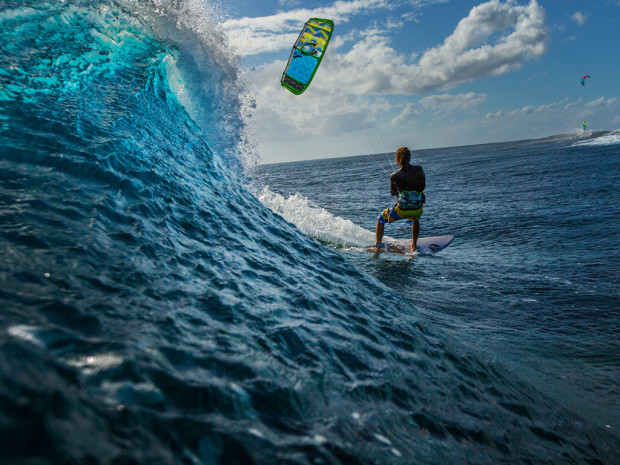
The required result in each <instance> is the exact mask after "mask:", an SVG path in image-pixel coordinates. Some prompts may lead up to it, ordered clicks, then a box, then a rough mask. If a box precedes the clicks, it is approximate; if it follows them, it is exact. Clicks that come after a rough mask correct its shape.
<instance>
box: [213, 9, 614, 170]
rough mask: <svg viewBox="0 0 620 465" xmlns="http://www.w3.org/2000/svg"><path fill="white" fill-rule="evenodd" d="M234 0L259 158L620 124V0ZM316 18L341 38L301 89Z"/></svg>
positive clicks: (229, 26) (232, 28)
mask: <svg viewBox="0 0 620 465" xmlns="http://www.w3.org/2000/svg"><path fill="white" fill-rule="evenodd" d="M226 4H227V6H226V9H227V11H226V14H227V18H228V19H227V20H225V21H224V23H223V26H224V29H225V31H226V33H227V37H228V41H229V43H230V45H231V46H232V47H233V48H234V50H235V53H236V54H237V55H238V56H239V57H240V58H239V59H240V64H241V68H242V71H243V73H244V75H245V77H246V79H247V81H248V86H249V90H250V92H251V95H252V96H253V99H254V101H255V108H254V109H253V112H252V113H253V115H252V119H251V124H252V126H253V130H254V132H255V135H256V142H257V146H258V151H259V155H260V157H261V159H262V163H279V162H287V161H298V160H309V159H318V158H334V157H342V156H352V155H363V154H375V153H385V152H389V153H392V152H395V151H396V149H397V148H398V147H401V146H408V147H409V148H410V149H412V150H416V149H424V148H439V147H448V146H460V145H472V144H479V143H488V142H503V141H510V140H522V139H532V138H539V137H547V136H552V135H556V134H572V133H577V132H579V131H583V129H582V122H583V121H584V120H585V121H586V123H587V126H588V129H589V130H616V129H618V128H620V47H619V44H620V0H581V1H573V0H538V1H537V0H489V1H468V0H350V1H345V0H327V1H325V0H315V1H313V2H304V1H301V0H260V1H257V0H227V2H226ZM312 17H318V18H329V19H332V20H333V21H334V24H335V25H334V33H333V36H332V39H331V42H330V44H329V46H328V48H327V51H326V53H325V56H324V58H323V61H322V63H321V66H320V67H319V69H318V71H317V73H316V75H315V77H314V79H313V81H312V83H311V84H310V87H309V88H308V89H307V90H306V91H305V92H304V93H303V94H301V95H293V94H292V93H290V92H289V91H287V90H286V89H284V88H283V87H281V85H280V78H281V75H282V71H283V70H284V67H285V65H286V62H287V60H288V57H289V54H290V51H291V48H292V46H293V44H294V43H295V40H296V38H297V36H298V35H299V32H300V31H301V29H302V27H303V25H304V23H305V22H306V21H307V20H308V19H309V18H312ZM584 75H589V76H590V78H589V79H587V80H586V85H585V86H582V85H581V77H582V76H584Z"/></svg>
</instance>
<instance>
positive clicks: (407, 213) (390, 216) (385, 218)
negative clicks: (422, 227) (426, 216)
mask: <svg viewBox="0 0 620 465" xmlns="http://www.w3.org/2000/svg"><path fill="white" fill-rule="evenodd" d="M421 216H422V207H420V208H418V209H417V210H402V209H400V208H398V207H397V206H396V205H394V206H393V207H390V208H386V209H385V210H383V213H381V215H379V223H384V224H385V223H393V222H394V221H398V220H407V223H411V224H413V223H415V222H416V221H418V220H419V219H420V217H421Z"/></svg>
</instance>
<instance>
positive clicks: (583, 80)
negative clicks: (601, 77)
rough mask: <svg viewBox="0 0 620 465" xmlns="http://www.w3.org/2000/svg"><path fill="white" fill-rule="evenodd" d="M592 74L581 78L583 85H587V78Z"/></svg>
mask: <svg viewBox="0 0 620 465" xmlns="http://www.w3.org/2000/svg"><path fill="white" fill-rule="evenodd" d="M589 77H590V76H584V77H582V78H581V85H582V86H585V85H586V78H589Z"/></svg>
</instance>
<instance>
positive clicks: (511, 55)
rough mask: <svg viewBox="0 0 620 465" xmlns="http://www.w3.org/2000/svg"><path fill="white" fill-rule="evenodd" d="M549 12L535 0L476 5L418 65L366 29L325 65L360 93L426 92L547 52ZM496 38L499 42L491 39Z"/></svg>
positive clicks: (337, 79) (333, 76)
mask: <svg viewBox="0 0 620 465" xmlns="http://www.w3.org/2000/svg"><path fill="white" fill-rule="evenodd" d="M549 37H550V34H549V31H548V29H547V26H546V14H545V11H544V9H543V8H542V7H541V6H540V5H538V3H537V1H536V0H531V1H530V3H529V4H528V5H525V6H520V5H517V4H515V3H514V2H513V1H508V2H505V3H502V2H500V1H499V0H491V1H489V2H486V3H483V4H481V5H478V6H476V7H474V8H473V9H472V10H471V11H470V13H469V15H468V16H467V17H466V18H464V19H462V20H461V21H460V22H459V24H458V25H457V27H456V29H455V30H454V32H453V33H452V34H451V35H450V36H449V37H448V38H446V39H445V40H444V42H443V43H442V44H441V45H438V46H436V47H434V48H431V49H430V50H428V51H426V52H425V53H424V54H422V56H421V57H420V59H419V60H418V62H417V63H415V62H411V60H412V58H413V56H406V55H403V54H399V53H398V52H396V50H395V49H394V48H393V47H392V45H391V44H390V39H389V38H388V36H387V35H384V34H382V33H381V31H380V30H378V29H377V30H372V31H364V33H363V34H359V38H358V40H357V41H356V42H355V44H354V45H353V47H351V49H350V50H348V51H347V52H344V53H338V54H337V56H334V55H336V53H334V55H332V57H331V58H330V59H329V60H326V61H325V62H324V63H325V64H324V66H326V67H328V68H329V73H326V74H328V79H331V80H332V82H333V83H337V82H340V83H343V84H344V85H346V87H347V88H348V89H350V90H351V92H355V93H358V94H408V95H412V94H421V93H426V92H430V91H433V90H435V89H443V88H449V87H454V86H456V85H458V84H461V83H463V82H466V81H469V80H472V79H474V78H476V77H483V76H496V75H501V74H504V73H507V72H509V71H511V70H513V69H517V68H519V67H521V66H522V65H523V63H524V62H525V61H527V60H530V59H532V58H535V57H538V56H541V55H543V54H545V53H546V52H547V44H548V41H549ZM493 38H495V40H494V41H491V39H493Z"/></svg>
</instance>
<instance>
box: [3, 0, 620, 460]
mask: <svg viewBox="0 0 620 465" xmlns="http://www.w3.org/2000/svg"><path fill="white" fill-rule="evenodd" d="M217 23H218V18H217V14H216V12H215V11H212V10H211V9H210V7H208V6H207V5H205V4H202V3H200V2H186V3H183V2H164V1H151V2H140V3H138V2H130V1H127V2H124V1H111V0H108V1H97V2H95V1H77V0H74V1H64V2H57V1H47V2H46V1H36V2H35V1H20V2H17V1H6V0H5V1H4V2H3V3H2V6H1V9H0V27H1V28H2V30H3V44H2V46H1V47H2V48H1V49H0V50H1V56H0V63H1V70H0V102H1V106H0V137H1V140H2V151H3V154H2V157H1V158H0V224H1V229H0V234H1V235H0V283H1V286H0V308H2V311H1V313H0V366H1V367H2V370H0V399H1V401H0V433H1V434H0V437H1V438H2V440H0V457H2V462H3V463H6V464H18V463H19V464H23V463H33V464H34V463H36V464H48V463H49V464H52V463H53V464H59V463H72V464H76V463H89V464H119V463H127V464H129V463H157V464H183V463H187V464H208V465H211V464H220V463H221V464H242V463H243V464H246V463H256V464H267V463H279V464H284V463H286V464H321V463H334V464H345V463H347V464H348V463H356V464H371V463H385V464H388V463H395V464H396V463H511V464H513V463H554V462H557V461H564V459H566V460H567V461H569V462H571V463H605V462H607V463H612V462H613V461H614V460H616V459H617V450H618V449H617V441H615V440H614V439H610V438H608V437H606V436H605V435H604V434H601V433H600V431H598V430H596V429H593V428H591V427H589V426H588V425H586V424H584V423H583V422H582V421H581V420H580V419H578V418H575V417H573V416H571V415H569V414H568V413H565V412H563V411H562V410H561V409H560V408H558V406H557V405H556V404H554V403H553V402H552V401H550V400H548V399H546V398H544V397H542V396H541V395H540V394H538V393H537V392H536V391H535V390H533V389H531V388H529V387H528V386H526V385H523V384H521V383H519V382H518V381H515V380H514V379H513V378H512V377H511V376H510V375H509V374H507V373H506V372H504V371H503V370H502V369H501V368H500V367H497V366H494V365H492V364H489V363H488V362H486V361H485V360H483V359H481V358H480V357H479V356H478V355H476V353H475V352H473V351H470V350H467V349H465V348H464V347H462V346H461V345H459V344H458V343H457V342H455V341H453V340H451V339H450V338H449V337H447V336H446V335H444V334H442V333H441V332H440V331H438V330H437V329H435V328H434V327H433V326H432V325H431V324H430V323H427V322H426V321H425V320H424V319H423V318H422V317H421V316H420V313H419V312H418V309H416V307H415V306H414V305H413V304H412V303H411V302H409V301H406V300H401V299H394V296H393V293H392V292H391V291H390V289H389V288H388V287H386V286H384V285H383V284H382V283H381V282H380V281H378V280H376V279H374V278H373V277H371V276H368V275H366V274H364V273H362V272H358V271H356V270H355V269H353V268H352V267H351V265H350V263H348V262H347V260H346V258H345V257H344V256H343V255H341V254H339V253H338V251H337V250H333V249H330V248H327V247H324V246H323V245H321V244H320V243H318V242H317V241H316V240H315V239H313V238H310V237H308V236H307V235H305V234H303V233H302V232H301V231H300V230H299V229H298V228H297V227H295V226H294V225H293V224H291V223H289V222H287V221H285V220H283V218H282V217H281V216H279V215H278V214H276V213H274V212H273V211H272V210H271V209H269V208H267V207H265V206H264V205H263V203H261V202H260V201H259V200H258V199H257V197H256V195H255V194H254V193H253V189H251V188H249V187H248V185H247V180H246V178H245V175H244V170H245V168H246V167H247V165H248V164H252V163H253V155H252V154H251V150H250V149H248V148H247V147H248V139H247V137H246V135H245V131H246V130H245V126H244V114H245V110H244V103H245V101H246V99H247V97H246V96H245V93H244V89H243V84H242V83H241V82H240V80H239V77H238V73H237V68H236V64H235V61H234V58H229V56H230V55H229V52H228V50H226V47H225V45H224V44H223V42H222V35H221V33H220V32H219V29H218V25H217ZM239 154H240V155H239Z"/></svg>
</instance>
